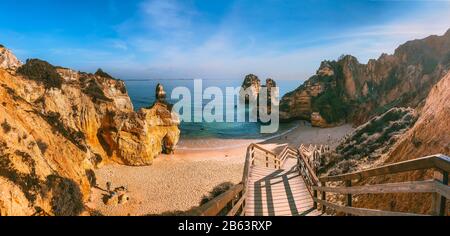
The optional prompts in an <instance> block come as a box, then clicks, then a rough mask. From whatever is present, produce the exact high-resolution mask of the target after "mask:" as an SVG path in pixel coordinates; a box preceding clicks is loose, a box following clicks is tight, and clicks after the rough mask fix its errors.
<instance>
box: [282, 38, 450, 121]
mask: <svg viewBox="0 0 450 236" xmlns="http://www.w3.org/2000/svg"><path fill="white" fill-rule="evenodd" d="M449 68H450V30H449V31H447V33H446V34H445V35H443V36H430V37H427V38H425V39H422V40H414V41H410V42H407V43H405V44H403V45H402V46H400V47H399V48H398V49H397V50H396V51H395V53H394V54H393V55H387V54H383V55H382V56H381V57H380V58H379V59H378V60H370V61H369V62H368V64H361V63H359V62H358V60H357V59H356V58H355V57H353V56H343V57H341V58H340V59H339V60H338V61H324V62H322V64H321V66H320V68H319V69H318V71H317V73H316V75H314V76H312V77H311V78H310V79H309V80H307V81H306V82H305V83H304V84H303V85H301V86H300V87H299V88H297V89H296V90H295V91H293V92H291V93H288V94H286V95H285V96H284V97H283V98H282V101H281V103H280V118H281V120H292V119H303V120H308V121H311V122H312V124H313V125H314V126H319V127H328V126H335V125H339V124H341V123H345V122H349V123H354V124H355V125H359V124H363V123H365V122H366V121H368V120H369V119H370V118H371V117H373V116H375V115H379V114H382V113H384V112H385V111H387V110H389V109H390V108H392V107H396V106H401V107H417V106H418V105H419V104H420V102H421V101H423V99H425V98H426V96H427V95H428V93H429V91H430V90H431V88H432V87H433V85H435V84H436V83H437V82H438V81H439V80H440V79H441V78H442V76H443V75H444V74H445V73H446V72H447V71H448V69H449Z"/></svg>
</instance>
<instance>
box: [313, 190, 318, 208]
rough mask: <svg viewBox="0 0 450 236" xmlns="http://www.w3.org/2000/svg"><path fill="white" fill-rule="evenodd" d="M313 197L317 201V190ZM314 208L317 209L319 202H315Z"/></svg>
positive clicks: (314, 191)
mask: <svg viewBox="0 0 450 236" xmlns="http://www.w3.org/2000/svg"><path fill="white" fill-rule="evenodd" d="M313 197H314V199H317V190H313ZM313 207H314V209H317V202H316V201H315V200H314V203H313Z"/></svg>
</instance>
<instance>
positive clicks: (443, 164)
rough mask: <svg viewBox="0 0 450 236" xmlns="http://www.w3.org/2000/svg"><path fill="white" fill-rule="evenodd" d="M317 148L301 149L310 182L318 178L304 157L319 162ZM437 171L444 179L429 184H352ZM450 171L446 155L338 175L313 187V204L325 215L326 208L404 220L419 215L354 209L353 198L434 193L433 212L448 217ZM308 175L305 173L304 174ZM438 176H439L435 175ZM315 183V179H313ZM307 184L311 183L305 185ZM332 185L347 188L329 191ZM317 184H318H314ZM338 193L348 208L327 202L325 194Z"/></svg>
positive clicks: (421, 182)
mask: <svg viewBox="0 0 450 236" xmlns="http://www.w3.org/2000/svg"><path fill="white" fill-rule="evenodd" d="M322 149H323V147H320V150H321V151H320V152H319V154H320V155H322V154H323V152H322ZM316 150H317V147H313V146H311V145H310V146H309V147H305V146H304V145H301V146H300V147H299V162H302V163H301V164H302V165H304V166H305V167H306V170H307V171H308V173H306V174H307V175H309V176H304V179H305V178H310V177H312V176H314V174H315V172H314V169H313V168H312V167H311V166H310V164H309V160H311V158H309V159H308V158H307V157H305V156H304V153H309V155H313V157H312V158H315V157H316V156H314V155H316V153H315V151H316ZM426 169H435V170H436V171H437V172H439V173H440V174H441V175H442V176H441V177H439V178H440V179H435V180H425V181H415V182H402V183H386V184H377V185H364V186H352V180H361V179H365V178H369V177H375V176H384V175H391V174H398V173H404V172H408V171H417V170H426ZM449 171H450V158H449V157H447V156H444V155H442V154H437V155H432V156H427V157H422V158H418V159H414V160H408V161H403V162H398V163H394V164H389V165H385V166H381V167H377V168H372V169H368V170H363V171H358V172H355V173H349V174H343V175H337V176H326V177H321V178H318V179H316V184H313V185H312V186H310V187H309V188H310V189H312V190H313V191H312V193H311V191H310V193H311V194H312V195H313V200H314V202H315V206H316V207H317V204H321V206H322V210H323V211H325V208H326V207H329V208H332V209H334V210H336V211H339V212H343V213H346V214H352V215H391V216H395V215H402V216H412V215H417V214H411V213H403V212H390V211H380V210H373V209H363V208H354V207H352V195H353V194H384V193H433V194H434V206H433V211H434V214H436V215H445V214H446V201H447V199H449V197H450V187H449V186H448V172H449ZM302 174H303V175H305V173H302ZM435 176H436V174H435ZM312 179H314V178H313V177H312ZM305 182H306V184H307V185H308V184H310V183H308V181H305ZM329 182H344V183H345V187H341V186H338V187H327V186H326V184H327V183H329ZM313 183H314V182H313ZM318 192H321V193H322V198H321V199H319V198H318ZM327 192H328V193H337V194H344V195H346V203H345V206H341V205H337V204H334V203H331V202H328V201H327V200H326V194H325V193H327Z"/></svg>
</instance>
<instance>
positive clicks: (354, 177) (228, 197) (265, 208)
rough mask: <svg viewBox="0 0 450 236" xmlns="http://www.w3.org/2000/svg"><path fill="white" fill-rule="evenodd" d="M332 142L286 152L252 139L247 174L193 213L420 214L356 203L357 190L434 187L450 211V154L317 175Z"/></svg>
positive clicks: (442, 209)
mask: <svg viewBox="0 0 450 236" xmlns="http://www.w3.org/2000/svg"><path fill="white" fill-rule="evenodd" d="M329 153H330V149H329V148H328V147H327V146H313V145H309V146H305V145H301V146H300V147H299V148H298V149H293V148H290V147H286V148H285V149H284V150H283V151H282V152H281V153H280V154H278V155H276V154H274V153H273V152H271V151H269V150H267V149H264V148H263V147H261V146H258V145H256V144H252V145H250V146H249V147H248V148H247V155H246V161H245V167H244V174H243V180H242V183H241V184H238V185H236V186H234V187H233V188H231V189H230V190H229V191H227V192H226V193H223V194H222V195H220V196H218V197H217V198H215V199H213V200H212V201H210V202H208V203H206V204H204V205H203V206H201V207H199V208H197V209H194V210H193V211H192V212H191V215H198V216H217V215H227V216H236V215H240V216H321V215H324V214H325V212H327V209H331V210H332V211H333V212H341V213H344V214H346V215H362V216H418V215H419V216H420V214H414V213H408V212H392V211H383V210H376V209H365V208H356V207H353V205H352V200H353V195H354V194H385V193H431V194H432V196H433V203H432V206H431V209H432V211H433V212H432V215H439V216H445V215H448V214H449V213H448V211H449V210H448V206H447V200H448V199H449V198H450V187H449V186H448V173H449V172H450V158H449V157H447V156H444V155H441V154H437V155H433V156H428V157H422V158H418V159H414V160H410V161H404V162H400V163H394V164H390V165H386V166H382V167H377V168H373V169H368V170H364V171H360V172H356V173H350V174H344V175H339V176H325V177H321V178H319V177H317V176H316V172H317V169H318V167H319V166H320V165H321V160H323V158H324V157H325V156H326V155H329ZM430 169H431V170H434V173H435V174H434V176H435V177H434V179H431V180H424V181H415V182H402V183H386V184H378V185H359V186H355V184H354V183H358V182H361V180H365V179H367V178H370V177H375V176H385V175H393V174H399V173H405V172H410V171H418V170H430ZM327 193H333V194H341V195H344V197H345V202H344V204H343V205H341V204H337V203H335V202H331V201H329V199H328V198H327Z"/></svg>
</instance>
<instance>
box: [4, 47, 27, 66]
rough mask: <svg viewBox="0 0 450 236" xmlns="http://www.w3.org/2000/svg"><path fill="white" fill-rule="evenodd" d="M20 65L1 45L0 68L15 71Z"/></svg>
mask: <svg viewBox="0 0 450 236" xmlns="http://www.w3.org/2000/svg"><path fill="white" fill-rule="evenodd" d="M21 65H22V62H20V61H19V60H18V59H17V57H16V56H15V55H14V54H13V53H12V52H11V51H10V50H9V49H7V48H5V47H4V46H3V45H0V68H1V69H5V70H9V71H15V70H17V68H19V67H20V66H21Z"/></svg>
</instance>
